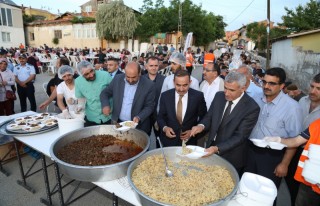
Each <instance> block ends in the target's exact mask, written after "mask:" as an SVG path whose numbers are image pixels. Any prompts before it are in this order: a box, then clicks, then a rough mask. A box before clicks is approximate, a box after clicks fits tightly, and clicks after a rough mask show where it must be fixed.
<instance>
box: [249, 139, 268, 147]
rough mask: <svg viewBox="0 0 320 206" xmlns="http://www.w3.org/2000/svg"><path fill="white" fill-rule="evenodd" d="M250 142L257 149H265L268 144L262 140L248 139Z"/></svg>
mask: <svg viewBox="0 0 320 206" xmlns="http://www.w3.org/2000/svg"><path fill="white" fill-rule="evenodd" d="M250 140H251V142H253V144H254V145H256V146H257V147H267V146H268V142H267V141H265V140H263V139H250Z"/></svg>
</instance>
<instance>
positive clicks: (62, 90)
mask: <svg viewBox="0 0 320 206" xmlns="http://www.w3.org/2000/svg"><path fill="white" fill-rule="evenodd" d="M57 94H58V95H59V94H62V95H63V97H64V98H65V99H66V100H68V99H70V98H72V99H76V94H75V87H73V89H69V87H67V85H66V83H65V82H61V83H60V84H59V85H58V87H57ZM67 106H68V109H69V111H76V105H70V104H68V101H67Z"/></svg>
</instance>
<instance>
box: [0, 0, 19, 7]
mask: <svg viewBox="0 0 320 206" xmlns="http://www.w3.org/2000/svg"><path fill="white" fill-rule="evenodd" d="M0 3H3V4H8V5H11V6H18V5H17V4H16V3H14V2H13V1H11V0H0Z"/></svg>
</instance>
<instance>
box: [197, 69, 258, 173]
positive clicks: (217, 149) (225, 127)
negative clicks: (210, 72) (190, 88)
mask: <svg viewBox="0 0 320 206" xmlns="http://www.w3.org/2000/svg"><path fill="white" fill-rule="evenodd" d="M245 85H246V76H245V75H244V74H240V73H237V72H231V73H229V74H228V75H227V76H226V78H225V82H224V92H217V94H216V95H215V97H214V99H213V101H212V103H211V106H210V109H209V111H208V113H207V114H206V115H205V117H204V118H203V119H202V120H201V121H200V123H199V124H198V125H197V126H195V127H193V128H192V131H191V135H192V136H193V135H196V134H198V133H200V132H202V131H203V130H205V131H210V133H209V139H208V141H207V149H206V152H208V155H212V154H218V155H220V156H221V157H223V158H225V159H226V160H228V161H229V162H230V163H231V164H232V165H233V166H234V167H235V168H236V170H237V171H238V173H239V175H240V176H241V175H242V173H243V168H244V166H245V164H246V156H245V154H246V153H247V152H246V149H247V147H248V145H247V144H248V141H247V140H248V138H249V136H250V134H251V131H252V129H253V127H254V126H255V124H256V122H257V120H258V116H259V111H260V108H259V106H258V104H257V103H256V102H255V101H254V100H253V99H252V98H251V97H249V96H248V95H247V94H246V93H245Z"/></svg>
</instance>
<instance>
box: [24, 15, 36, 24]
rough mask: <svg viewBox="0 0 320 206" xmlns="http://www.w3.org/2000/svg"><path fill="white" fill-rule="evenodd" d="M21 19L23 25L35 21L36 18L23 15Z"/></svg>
mask: <svg viewBox="0 0 320 206" xmlns="http://www.w3.org/2000/svg"><path fill="white" fill-rule="evenodd" d="M22 19H23V23H30V22H33V21H35V20H36V17H35V16H34V15H27V14H23V16H22Z"/></svg>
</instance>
